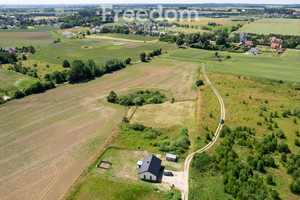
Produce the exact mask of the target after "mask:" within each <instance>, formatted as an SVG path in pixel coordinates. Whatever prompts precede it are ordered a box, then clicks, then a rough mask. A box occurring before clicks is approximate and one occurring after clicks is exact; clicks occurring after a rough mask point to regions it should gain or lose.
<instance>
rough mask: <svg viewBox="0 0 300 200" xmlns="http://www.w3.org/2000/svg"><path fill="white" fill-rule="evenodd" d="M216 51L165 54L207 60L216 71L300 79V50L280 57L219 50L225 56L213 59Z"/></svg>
mask: <svg viewBox="0 0 300 200" xmlns="http://www.w3.org/2000/svg"><path fill="white" fill-rule="evenodd" d="M214 55H215V51H206V50H200V49H179V50H176V51H172V52H170V53H169V54H165V55H163V57H165V58H170V59H179V60H185V61H193V62H206V64H207V65H206V66H207V69H208V70H210V71H214V72H221V73H231V74H239V75H250V76H256V77H262V78H269V79H277V80H284V81H298V82H299V81H300V79H299V77H300V67H299V62H300V51H293V50H287V51H286V52H285V53H284V54H282V55H281V56H280V57H277V56H270V55H257V56H253V55H246V54H240V53H229V52H219V55H220V56H222V57H223V58H224V57H225V56H226V55H230V56H231V58H230V59H224V60H223V61H222V62H220V61H212V58H214Z"/></svg>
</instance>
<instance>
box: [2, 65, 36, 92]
mask: <svg viewBox="0 0 300 200" xmlns="http://www.w3.org/2000/svg"><path fill="white" fill-rule="evenodd" d="M36 81H37V79H35V78H31V77H28V76H24V75H22V74H19V73H16V72H13V71H8V70H4V69H0V88H1V89H4V90H8V91H14V90H17V89H23V88H26V87H28V86H30V85H31V84H33V83H35V82H36Z"/></svg>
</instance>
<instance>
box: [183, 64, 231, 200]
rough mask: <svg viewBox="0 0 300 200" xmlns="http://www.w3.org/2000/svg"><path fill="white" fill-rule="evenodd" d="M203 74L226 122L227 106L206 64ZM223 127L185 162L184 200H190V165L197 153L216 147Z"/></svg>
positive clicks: (220, 125) (219, 125) (203, 67)
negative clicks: (215, 144)
mask: <svg viewBox="0 0 300 200" xmlns="http://www.w3.org/2000/svg"><path fill="white" fill-rule="evenodd" d="M202 72H203V74H204V77H205V80H206V82H207V83H208V85H210V87H211V89H212V90H213V92H214V93H215V94H216V95H217V97H218V99H219V103H220V106H221V118H220V121H221V120H222V119H223V120H225V115H226V114H225V106H224V102H223V99H222V97H221V96H220V94H219V93H218V91H217V90H216V88H215V87H214V86H213V85H212V83H211V82H210V80H209V78H208V76H207V75H206V72H205V66H204V64H202ZM222 127H223V124H221V123H220V122H219V124H218V127H217V129H216V132H215V134H214V137H213V138H212V140H211V141H210V142H209V143H208V144H207V145H205V146H204V147H202V148H201V149H198V150H197V151H195V152H193V153H191V154H190V155H189V156H188V157H187V158H186V159H185V162H184V175H183V177H184V187H183V190H182V193H181V196H182V199H183V200H188V199H189V169H190V164H191V161H192V159H193V157H194V155H195V154H196V153H202V152H204V151H207V150H208V149H210V148H211V147H212V146H213V145H214V143H215V142H216V141H217V139H218V137H219V133H220V131H221V130H222Z"/></svg>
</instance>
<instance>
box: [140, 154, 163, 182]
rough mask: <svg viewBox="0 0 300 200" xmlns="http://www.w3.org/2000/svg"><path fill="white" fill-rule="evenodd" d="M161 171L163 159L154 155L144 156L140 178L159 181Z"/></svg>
mask: <svg viewBox="0 0 300 200" xmlns="http://www.w3.org/2000/svg"><path fill="white" fill-rule="evenodd" d="M160 171H161V159H159V158H157V157H156V156H154V155H151V156H148V157H146V158H144V160H143V163H142V165H141V167H140V170H139V176H140V179H142V180H146V181H157V180H158V176H159V173H160Z"/></svg>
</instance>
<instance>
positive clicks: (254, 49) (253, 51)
mask: <svg viewBox="0 0 300 200" xmlns="http://www.w3.org/2000/svg"><path fill="white" fill-rule="evenodd" d="M249 52H250V53H251V54H253V55H257V54H258V53H259V49H258V48H251V49H250V51H249Z"/></svg>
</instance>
